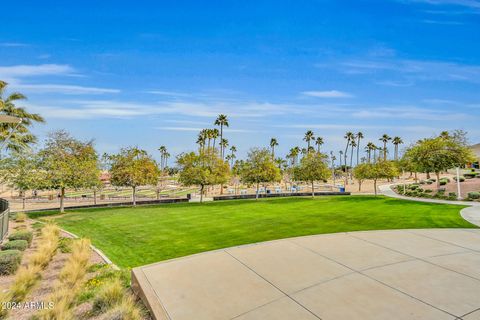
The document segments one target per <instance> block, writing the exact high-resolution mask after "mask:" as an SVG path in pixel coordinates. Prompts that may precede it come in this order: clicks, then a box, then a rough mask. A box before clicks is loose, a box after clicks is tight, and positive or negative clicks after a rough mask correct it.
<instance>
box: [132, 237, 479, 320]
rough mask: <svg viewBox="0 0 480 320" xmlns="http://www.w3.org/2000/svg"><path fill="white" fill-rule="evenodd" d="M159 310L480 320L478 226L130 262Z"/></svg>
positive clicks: (162, 315)
mask: <svg viewBox="0 0 480 320" xmlns="http://www.w3.org/2000/svg"><path fill="white" fill-rule="evenodd" d="M132 283H133V288H134V290H135V291H136V292H137V293H139V295H140V296H141V297H142V299H143V300H144V301H145V302H146V304H147V305H148V306H149V308H150V309H151V310H152V313H153V315H154V316H155V317H156V319H162V320H163V319H172V320H191V319H195V320H203V319H205V320H217V319H218V320H225V319H237V320H313V319H333V320H342V319H348V320H362V319H365V320H376V319H378V320H385V319H408V320H410V319H419V320H420V319H422V320H428V319H432V320H441V319H465V320H472V319H480V229H425V230H391V231H368V232H349V233H337V234H325V235H315V236H308V237H299V238H291V239H283V240H277V241H271V242H264V243H258V244H253V245H246V246H240V247H233V248H228V249H223V250H217V251H211V252H206V253H202V254H198V255H193V256H188V257H184V258H179V259H174V260H169V261H164V262H161V263H156V264H151V265H147V266H143V267H139V268H135V269H133V270H132Z"/></svg>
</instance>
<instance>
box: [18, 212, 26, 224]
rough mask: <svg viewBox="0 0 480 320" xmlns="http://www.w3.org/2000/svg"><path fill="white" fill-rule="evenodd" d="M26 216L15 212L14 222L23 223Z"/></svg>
mask: <svg viewBox="0 0 480 320" xmlns="http://www.w3.org/2000/svg"><path fill="white" fill-rule="evenodd" d="M25 220H27V215H26V214H25V213H24V212H17V214H16V216H15V222H25Z"/></svg>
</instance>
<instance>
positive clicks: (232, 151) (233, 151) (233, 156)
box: [230, 146, 237, 168]
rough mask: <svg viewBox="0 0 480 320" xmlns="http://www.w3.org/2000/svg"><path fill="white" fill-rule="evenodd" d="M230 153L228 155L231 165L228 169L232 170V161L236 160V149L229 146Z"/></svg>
mask: <svg viewBox="0 0 480 320" xmlns="http://www.w3.org/2000/svg"><path fill="white" fill-rule="evenodd" d="M230 152H231V153H230V158H231V160H232V163H231V164H230V167H231V168H233V159H235V158H236V156H235V152H237V147H235V146H231V147H230Z"/></svg>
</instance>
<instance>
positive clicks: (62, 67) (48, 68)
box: [0, 64, 75, 79]
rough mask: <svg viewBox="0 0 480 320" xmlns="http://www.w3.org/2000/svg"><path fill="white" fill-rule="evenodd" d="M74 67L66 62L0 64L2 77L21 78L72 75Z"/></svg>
mask: <svg viewBox="0 0 480 320" xmlns="http://www.w3.org/2000/svg"><path fill="white" fill-rule="evenodd" d="M74 74H75V69H74V68H72V67H71V66H69V65H66V64H40V65H14V66H1V67H0V75H1V76H2V77H3V78H14V79H15V78H23V77H37V76H49V75H74Z"/></svg>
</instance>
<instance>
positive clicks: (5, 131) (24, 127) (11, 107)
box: [0, 80, 45, 151]
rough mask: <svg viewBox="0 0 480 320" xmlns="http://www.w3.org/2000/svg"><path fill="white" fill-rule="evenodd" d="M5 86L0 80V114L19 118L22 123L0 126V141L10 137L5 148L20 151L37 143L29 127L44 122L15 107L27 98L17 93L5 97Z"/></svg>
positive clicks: (21, 108)
mask: <svg viewBox="0 0 480 320" xmlns="http://www.w3.org/2000/svg"><path fill="white" fill-rule="evenodd" d="M7 86H8V84H7V83H6V82H5V81H1V80H0V114H3V115H7V116H13V117H17V118H20V119H22V122H21V123H19V124H13V123H2V124H0V141H5V140H6V139H7V138H8V137H9V136H10V137H9V138H8V142H7V145H6V148H7V149H8V150H13V151H21V150H23V149H26V148H28V147H29V146H30V145H31V144H33V143H35V142H36V141H37V138H36V137H35V136H34V135H33V134H32V133H31V132H30V130H29V127H31V126H32V124H33V123H35V122H37V123H43V122H45V120H44V119H43V117H42V116H40V115H39V114H36V113H29V112H28V111H27V110H25V108H23V107H17V106H16V104H17V103H18V102H19V101H23V100H26V99H27V97H25V96H24V95H23V94H21V93H18V92H13V93H11V94H9V95H6V91H7ZM13 130H15V131H13Z"/></svg>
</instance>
